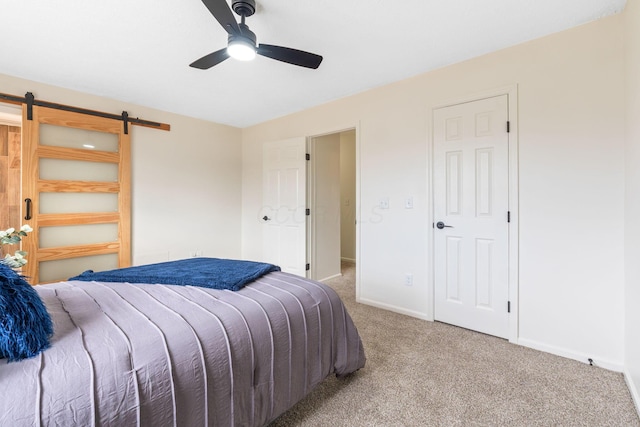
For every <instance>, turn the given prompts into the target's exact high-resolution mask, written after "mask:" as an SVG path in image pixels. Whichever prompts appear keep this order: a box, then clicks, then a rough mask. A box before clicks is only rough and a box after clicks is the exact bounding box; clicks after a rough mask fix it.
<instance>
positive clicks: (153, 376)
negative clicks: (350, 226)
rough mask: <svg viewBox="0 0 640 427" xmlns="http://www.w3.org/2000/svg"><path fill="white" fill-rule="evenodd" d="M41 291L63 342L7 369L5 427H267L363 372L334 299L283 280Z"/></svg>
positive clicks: (77, 285)
mask: <svg viewBox="0 0 640 427" xmlns="http://www.w3.org/2000/svg"><path fill="white" fill-rule="evenodd" d="M185 280H187V279H185ZM152 283H153V282H152ZM184 284H186V283H183V285H184ZM36 291H37V293H38V295H39V296H40V298H41V299H42V301H43V302H44V304H45V306H46V308H47V311H48V312H49V314H50V316H51V319H52V321H53V327H54V331H55V332H54V335H53V336H52V337H51V347H50V348H48V349H47V350H45V351H43V352H41V353H39V354H38V355H37V356H35V357H32V358H29V359H25V360H21V361H17V362H7V361H6V360H1V361H0V393H2V396H1V397H0V425H3V426H4V425H7V426H9V425H10V426H32V425H33V426H35V425H60V426H70V425H77V426H90V425H103V426H136V425H149V426H154V427H159V426H173V425H182V426H263V425H267V424H268V423H269V422H270V421H272V420H274V419H275V418H277V417H278V416H279V415H280V414H282V413H284V412H285V411H287V410H288V409H289V408H291V407H292V406H293V405H294V404H295V403H296V402H298V401H299V400H300V399H302V398H303V397H304V396H305V395H307V394H308V393H309V392H310V391H311V390H312V389H313V388H314V387H315V386H316V385H318V384H319V383H320V382H321V381H322V380H323V379H325V378H326V377H327V376H329V375H331V374H335V375H338V376H343V375H347V374H350V373H353V372H355V371H357V370H358V369H360V368H362V367H363V366H364V364H365V355H364V350H363V346H362V342H361V340H360V337H359V335H358V332H357V330H356V327H355V326H354V324H353V322H352V320H351V318H350V316H349V314H348V313H347V311H346V309H345V307H344V305H343V303H342V301H341V300H340V298H339V297H338V295H337V294H336V293H335V291H333V290H332V289H331V288H330V287H328V286H326V285H324V284H322V283H319V282H315V281H312V280H307V279H304V278H301V277H298V276H295V275H292V274H288V273H284V272H280V271H272V272H269V273H267V274H265V275H263V276H261V277H259V278H257V279H256V280H253V281H251V282H250V283H249V284H247V285H246V286H243V287H241V288H240V289H239V290H237V291H231V290H219V289H209V288H207V287H201V286H177V285H167V284H151V283H127V282H124V281H123V282H110V281H79V280H69V281H64V282H59V283H54V284H48V285H41V286H37V287H36Z"/></svg>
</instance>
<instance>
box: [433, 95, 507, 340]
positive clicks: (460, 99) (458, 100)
mask: <svg viewBox="0 0 640 427" xmlns="http://www.w3.org/2000/svg"><path fill="white" fill-rule="evenodd" d="M500 95H507V99H508V101H507V102H508V107H507V108H508V116H509V123H510V129H509V212H510V213H511V221H510V223H509V260H508V266H509V275H508V277H509V301H510V306H511V312H510V316H509V342H512V343H517V342H518V319H519V314H518V313H519V310H518V308H519V304H518V299H519V294H518V287H519V286H518V280H519V273H518V265H519V251H518V248H519V243H518V242H519V239H518V237H519V225H518V219H519V209H518V208H519V204H518V189H519V186H518V86H517V85H516V84H514V85H509V86H504V87H499V88H496V89H490V90H486V91H482V92H477V93H473V94H470V95H467V96H463V97H458V98H454V99H450V100H448V101H446V102H443V103H438V104H434V105H431V106H430V107H429V108H428V112H427V123H428V129H429V132H428V147H427V148H428V149H427V153H428V154H427V156H428V159H427V164H428V165H429V169H428V171H427V182H428V183H429V185H428V186H427V188H428V191H429V193H430V194H428V197H427V200H429V204H430V209H429V216H430V218H429V224H430V226H429V227H427V230H428V231H427V241H428V242H431V245H430V248H431V253H429V254H428V255H427V260H426V262H427V267H428V268H429V271H431V274H430V275H429V279H428V284H427V286H428V294H429V295H431V305H430V306H429V310H430V312H429V313H428V314H427V318H428V319H429V320H432V321H433V320H434V319H435V274H434V271H435V269H434V266H435V259H434V257H435V235H434V231H433V227H432V226H431V224H433V222H434V220H435V219H434V218H435V212H434V207H435V202H434V199H433V198H434V188H433V166H434V156H433V149H434V135H433V113H434V110H436V109H438V108H443V107H450V106H453V105H457V104H462V103H466V102H472V101H476V100H479V99H485V98H492V97H495V96H500Z"/></svg>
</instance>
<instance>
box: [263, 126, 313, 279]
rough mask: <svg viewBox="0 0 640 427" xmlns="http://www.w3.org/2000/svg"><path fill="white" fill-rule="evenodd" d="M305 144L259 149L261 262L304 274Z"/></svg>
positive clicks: (290, 142)
mask: <svg viewBox="0 0 640 427" xmlns="http://www.w3.org/2000/svg"><path fill="white" fill-rule="evenodd" d="M306 162H307V160H306V140H305V138H304V137H300V138H292V139H287V140H284V141H274V142H268V143H265V144H264V147H263V174H264V176H263V183H264V188H263V208H262V210H261V213H260V214H261V215H260V220H261V221H262V222H263V260H264V261H265V262H270V263H272V264H275V265H278V266H280V268H281V269H282V271H286V272H288V273H293V274H297V275H299V276H305V274H306V245H307V243H306V188H307V184H306Z"/></svg>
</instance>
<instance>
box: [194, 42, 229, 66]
mask: <svg viewBox="0 0 640 427" xmlns="http://www.w3.org/2000/svg"><path fill="white" fill-rule="evenodd" d="M227 58H229V54H228V53H227V48H226V47H225V48H223V49H220V50H216V51H215V52H213V53H210V54H208V55H205V56H203V57H202V58H200V59H198V60H197V61H194V62H193V63H191V64H189V66H190V67H193V68H199V69H201V70H208V69H209V68H211V67H213V66H214V65H218V64H219V63H221V62H222V61H224V60H225V59H227Z"/></svg>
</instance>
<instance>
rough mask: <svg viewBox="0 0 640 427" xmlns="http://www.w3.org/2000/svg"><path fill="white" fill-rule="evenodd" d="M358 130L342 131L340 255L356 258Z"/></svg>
mask: <svg viewBox="0 0 640 427" xmlns="http://www.w3.org/2000/svg"><path fill="white" fill-rule="evenodd" d="M355 221H356V131H355V130H350V131H346V132H340V257H341V258H342V259H343V260H347V261H355V260H356V223H355Z"/></svg>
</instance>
